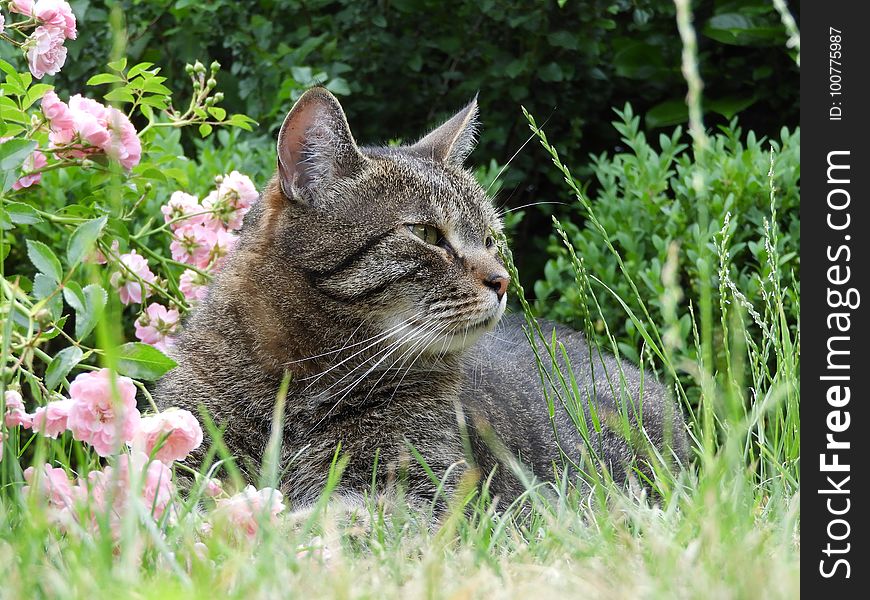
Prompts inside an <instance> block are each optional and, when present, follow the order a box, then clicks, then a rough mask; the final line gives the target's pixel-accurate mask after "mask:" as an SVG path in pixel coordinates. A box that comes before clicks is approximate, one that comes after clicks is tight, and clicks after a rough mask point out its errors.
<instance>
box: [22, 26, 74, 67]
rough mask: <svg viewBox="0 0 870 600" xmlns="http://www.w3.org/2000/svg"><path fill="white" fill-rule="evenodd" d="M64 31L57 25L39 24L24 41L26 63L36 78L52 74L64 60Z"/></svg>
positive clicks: (61, 65)
mask: <svg viewBox="0 0 870 600" xmlns="http://www.w3.org/2000/svg"><path fill="white" fill-rule="evenodd" d="M64 39H65V38H64V33H63V30H62V29H59V28H57V27H46V26H43V25H40V26H39V27H37V28H36V30H35V31H34V32H33V34H31V36H30V37H29V38H28V40H27V42H25V45H26V47H27V48H28V50H27V65H28V66H29V67H30V72H31V73H32V74H33V76H34V77H36V78H37V79H42V78H43V76H45V75H54V74H55V73H57V72H58V71H60V69H61V67H63V65H64V63H65V62H66V48H65V47H64V45H63V41H64Z"/></svg>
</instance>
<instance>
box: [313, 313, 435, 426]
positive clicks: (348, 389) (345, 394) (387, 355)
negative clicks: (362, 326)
mask: <svg viewBox="0 0 870 600" xmlns="http://www.w3.org/2000/svg"><path fill="white" fill-rule="evenodd" d="M424 329H425V326H424ZM413 334H414V332H412V333H411V334H408V336H410V335H413ZM408 336H406V338H405V339H407V337H408ZM401 347H402V344H397V343H394V344H392V345H391V346H389V348H391V350H390V351H389V352H388V353H386V354H385V355H384V356H382V357H381V358H380V359H379V360H378V362H376V363H375V364H374V365H372V366H371V367H369V369H368V371H366V372H365V373H363V374H362V376H361V377H359V378H357V379H356V380H355V381H354V382H353V383H351V384H350V385H349V386H347V387H346V388H345V390H346V391H345V390H343V393H342V392H338V393H341V394H342V395H341V397H340V398H339V399H338V400H336V401H335V402H334V403H333V405H332V406H331V407H330V408H329V410H327V411H326V414H324V415H323V416H322V417H321V418H320V419H319V420H318V421H317V422H316V423H315V424H314V425H313V426H312V427H311V429H309V431H308V433H306V435H309V434H310V433H311V432H312V431H314V430H315V429H317V427H319V426H320V424H321V423H323V422H324V421H325V420H326V419H328V418H329V415H331V414H332V411H334V410H335V409H336V408H338V405H339V404H341V401H342V400H344V399H345V398H346V397H347V396H348V395H349V394H350V392H351V391H353V389H354V388H355V387H356V386H357V385H359V383H360V382H362V381H365V379H366V378H367V377H368V376H369V375H370V374H371V373H372V372H373V371H374V370H375V369H376V368H377V367H378V365H380V364H381V363H382V362H384V361H385V360H386V359H387V358H389V357H390V355H392V353H393V352H395V351H396V350H398V349H399V348H401ZM358 366H359V365H358ZM355 369H356V367H355V368H354V370H355ZM334 395H337V394H334ZM334 395H333V396H334Z"/></svg>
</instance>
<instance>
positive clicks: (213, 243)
mask: <svg viewBox="0 0 870 600" xmlns="http://www.w3.org/2000/svg"><path fill="white" fill-rule="evenodd" d="M238 240H239V236H238V235H236V234H235V233H232V232H230V231H227V230H226V229H223V228H221V229H217V230H212V231H211V233H210V234H209V236H208V240H207V242H206V243H207V244H208V264H210V265H211V267H212V268H213V269H214V270H216V271H218V270H220V268H221V267H223V264H224V262H226V257H227V255H228V254H229V253H230V250H232V249H233V246H235V245H236V242H237V241H238Z"/></svg>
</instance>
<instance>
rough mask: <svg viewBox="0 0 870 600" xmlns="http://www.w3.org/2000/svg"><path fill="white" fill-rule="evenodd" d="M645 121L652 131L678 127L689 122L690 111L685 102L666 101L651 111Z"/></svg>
mask: <svg viewBox="0 0 870 600" xmlns="http://www.w3.org/2000/svg"><path fill="white" fill-rule="evenodd" d="M645 119H646V126H647V127H649V128H650V129H654V128H656V127H668V126H671V125H677V124H679V123H685V122H686V121H688V120H689V109H688V107H687V106H686V101H685V100H682V99H680V100H676V99H675V100H666V101H664V102H661V103H659V104H656V105H655V106H653V107H652V108H651V109H649V110H648V111H647V113H646V117H645Z"/></svg>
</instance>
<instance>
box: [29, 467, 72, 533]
mask: <svg viewBox="0 0 870 600" xmlns="http://www.w3.org/2000/svg"><path fill="white" fill-rule="evenodd" d="M37 478H38V481H37ZM24 480H25V481H26V482H27V485H25V486H24V487H22V488H21V493H22V494H24V495H25V496H30V495H32V494H36V495H37V496H36V497H37V499H38V500H39V501H41V502H43V503H44V504H45V506H46V508H47V509H48V516H49V520H50V521H52V522H54V523H61V524H64V523H68V522H71V521H72V520H73V519H74V518H75V516H74V515H73V513H72V509H73V500H74V493H75V492H74V491H73V486H72V483H71V482H70V480H69V477H67V475H66V471H64V470H63V469H62V468H60V467H52V466H51V465H49V464H45V465H43V466H42V469H40V470H39V472H37V471H36V469H34V468H33V467H27V468H26V469H25V470H24Z"/></svg>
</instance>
